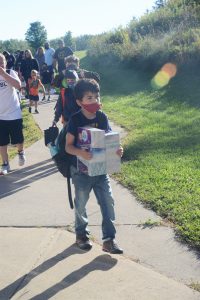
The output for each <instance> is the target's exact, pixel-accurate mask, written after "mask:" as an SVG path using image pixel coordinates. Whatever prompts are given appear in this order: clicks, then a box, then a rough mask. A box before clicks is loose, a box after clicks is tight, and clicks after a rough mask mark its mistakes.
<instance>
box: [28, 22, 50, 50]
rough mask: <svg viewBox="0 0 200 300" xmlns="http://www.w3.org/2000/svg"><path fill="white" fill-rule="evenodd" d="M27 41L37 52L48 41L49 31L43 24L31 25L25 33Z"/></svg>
mask: <svg viewBox="0 0 200 300" xmlns="http://www.w3.org/2000/svg"><path fill="white" fill-rule="evenodd" d="M25 37H26V40H27V42H28V44H29V45H30V47H31V48H33V49H34V50H37V48H38V47H40V46H43V45H44V43H45V42H46V41H47V31H46V29H45V27H44V26H43V25H42V24H41V22H38V21H37V22H33V23H30V27H29V29H28V30H27V32H26V33H25Z"/></svg>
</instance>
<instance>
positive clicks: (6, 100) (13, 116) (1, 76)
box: [0, 53, 25, 175]
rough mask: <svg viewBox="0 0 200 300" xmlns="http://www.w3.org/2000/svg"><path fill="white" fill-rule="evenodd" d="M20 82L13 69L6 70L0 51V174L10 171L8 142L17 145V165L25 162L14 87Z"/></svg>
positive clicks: (20, 113)
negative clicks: (0, 160) (0, 164)
mask: <svg viewBox="0 0 200 300" xmlns="http://www.w3.org/2000/svg"><path fill="white" fill-rule="evenodd" d="M20 88H21V83H20V79H19V77H18V75H17V73H16V72H15V71H14V70H9V72H8V73H7V72H6V58H5V56H4V55H3V54H2V53H0V155H1V159H2V166H1V170H0V175H5V174H7V173H8V172H9V171H10V165H9V158H8V144H9V143H10V142H11V144H13V145H16V146H17V150H18V157H19V165H20V166H22V165H23V164H24V163H25V155H24V145H23V143H24V136H23V131H22V128H23V121H22V112H21V109H20V102H19V97H18V95H17V92H16V89H17V90H20Z"/></svg>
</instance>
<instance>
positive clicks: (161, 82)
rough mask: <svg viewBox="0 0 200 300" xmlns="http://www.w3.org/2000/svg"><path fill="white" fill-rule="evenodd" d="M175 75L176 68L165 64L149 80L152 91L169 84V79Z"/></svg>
mask: <svg viewBox="0 0 200 300" xmlns="http://www.w3.org/2000/svg"><path fill="white" fill-rule="evenodd" d="M176 73H177V67H176V65H175V64H172V63H167V64H165V65H164V66H163V67H162V68H161V69H160V71H158V72H157V74H156V75H155V76H154V77H153V79H152V80H151V86H152V87H153V88H154V89H161V88H162V87H164V86H166V85H167V84H168V83H169V81H170V79H171V78H172V77H174V76H175V75H176Z"/></svg>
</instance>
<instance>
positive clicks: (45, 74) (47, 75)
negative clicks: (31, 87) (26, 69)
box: [40, 63, 52, 101]
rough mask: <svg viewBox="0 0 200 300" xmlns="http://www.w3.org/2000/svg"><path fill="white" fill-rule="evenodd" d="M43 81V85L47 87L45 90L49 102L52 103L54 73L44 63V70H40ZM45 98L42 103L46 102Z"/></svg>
mask: <svg viewBox="0 0 200 300" xmlns="http://www.w3.org/2000/svg"><path fill="white" fill-rule="evenodd" d="M40 75H41V80H42V84H43V85H44V87H45V90H46V92H47V94H48V98H47V101H50V90H51V81H52V80H51V78H52V72H50V71H49V69H48V66H47V64H46V63H43V65H42V68H41V70H40ZM45 99H46V98H45V96H44V97H43V98H42V101H43V100H45Z"/></svg>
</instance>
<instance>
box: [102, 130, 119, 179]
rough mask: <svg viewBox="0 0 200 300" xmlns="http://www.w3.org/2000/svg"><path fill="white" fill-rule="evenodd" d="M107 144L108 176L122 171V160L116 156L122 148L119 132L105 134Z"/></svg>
mask: <svg viewBox="0 0 200 300" xmlns="http://www.w3.org/2000/svg"><path fill="white" fill-rule="evenodd" d="M105 144H106V170H107V173H108V174H112V173H117V172H119V171H120V167H121V158H120V156H119V155H117V154H116V152H117V150H118V149H119V146H120V138H119V133H118V132H114V131H111V132H108V133H106V134H105Z"/></svg>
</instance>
